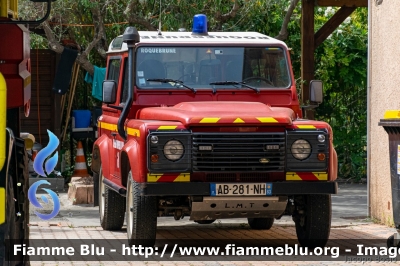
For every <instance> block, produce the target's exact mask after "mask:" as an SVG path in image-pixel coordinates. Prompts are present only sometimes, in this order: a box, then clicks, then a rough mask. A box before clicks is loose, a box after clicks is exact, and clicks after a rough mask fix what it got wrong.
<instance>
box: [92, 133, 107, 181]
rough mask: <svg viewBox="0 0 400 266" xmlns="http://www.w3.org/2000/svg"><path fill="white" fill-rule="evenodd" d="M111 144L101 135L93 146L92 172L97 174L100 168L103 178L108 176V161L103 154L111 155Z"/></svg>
mask: <svg viewBox="0 0 400 266" xmlns="http://www.w3.org/2000/svg"><path fill="white" fill-rule="evenodd" d="M111 149H112V144H111V140H110V139H109V138H108V137H107V136H106V135H102V136H101V137H100V138H98V139H97V140H96V142H95V144H94V146H93V152H92V166H91V168H92V171H93V172H95V173H97V174H99V172H100V167H102V172H103V174H104V176H106V177H108V176H109V174H110V164H109V162H110V160H108V156H105V154H112V153H111V152H112V150H111Z"/></svg>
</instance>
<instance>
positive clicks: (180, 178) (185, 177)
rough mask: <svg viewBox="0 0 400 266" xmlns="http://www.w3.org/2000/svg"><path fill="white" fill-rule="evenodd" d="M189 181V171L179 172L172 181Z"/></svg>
mask: <svg viewBox="0 0 400 266" xmlns="http://www.w3.org/2000/svg"><path fill="white" fill-rule="evenodd" d="M189 181H190V173H181V174H180V175H178V177H177V178H176V179H175V180H174V182H189Z"/></svg>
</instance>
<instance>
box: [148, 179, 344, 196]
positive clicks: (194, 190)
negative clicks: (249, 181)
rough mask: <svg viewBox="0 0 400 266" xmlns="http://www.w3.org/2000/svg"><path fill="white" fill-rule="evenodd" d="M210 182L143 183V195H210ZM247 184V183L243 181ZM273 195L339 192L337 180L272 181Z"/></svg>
mask: <svg viewBox="0 0 400 266" xmlns="http://www.w3.org/2000/svg"><path fill="white" fill-rule="evenodd" d="M210 184H211V183H209V182H204V183H203V182H187V183H186V182H173V183H142V184H141V195H143V196H184V195H187V196H210V195H211V186H210ZM242 184H245V183H242ZM271 184H272V195H273V196H278V195H307V194H337V190H338V186H337V182H321V181H319V182H305V181H296V182H272V183H271Z"/></svg>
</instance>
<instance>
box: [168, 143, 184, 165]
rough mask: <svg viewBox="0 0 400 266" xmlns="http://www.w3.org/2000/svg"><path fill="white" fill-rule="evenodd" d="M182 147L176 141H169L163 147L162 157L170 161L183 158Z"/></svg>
mask: <svg viewBox="0 0 400 266" xmlns="http://www.w3.org/2000/svg"><path fill="white" fill-rule="evenodd" d="M183 151H184V147H183V144H182V143H181V142H180V141H178V140H170V141H168V142H167V143H165V145H164V155H165V157H166V158H167V159H168V160H170V161H177V160H179V159H180V158H182V156H183Z"/></svg>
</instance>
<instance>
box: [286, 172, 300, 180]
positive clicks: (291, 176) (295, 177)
mask: <svg viewBox="0 0 400 266" xmlns="http://www.w3.org/2000/svg"><path fill="white" fill-rule="evenodd" d="M286 180H290V181H298V180H303V179H301V178H300V176H298V175H297V174H296V173H295V172H287V173H286Z"/></svg>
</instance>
